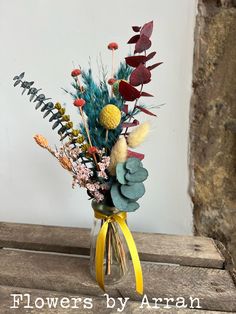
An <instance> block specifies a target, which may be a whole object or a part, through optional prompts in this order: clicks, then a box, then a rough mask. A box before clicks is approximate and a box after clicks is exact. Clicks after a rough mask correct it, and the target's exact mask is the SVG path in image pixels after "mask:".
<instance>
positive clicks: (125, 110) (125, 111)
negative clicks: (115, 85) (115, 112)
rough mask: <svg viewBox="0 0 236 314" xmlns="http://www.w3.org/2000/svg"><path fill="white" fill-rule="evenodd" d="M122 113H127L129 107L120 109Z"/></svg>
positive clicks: (125, 106)
mask: <svg viewBox="0 0 236 314" xmlns="http://www.w3.org/2000/svg"><path fill="white" fill-rule="evenodd" d="M122 111H123V112H124V113H126V114H127V113H128V112H129V106H128V105H124V107H123V108H122Z"/></svg>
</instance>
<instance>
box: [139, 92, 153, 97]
mask: <svg viewBox="0 0 236 314" xmlns="http://www.w3.org/2000/svg"><path fill="white" fill-rule="evenodd" d="M141 96H145V97H154V96H153V95H152V94H149V93H146V92H142V93H141Z"/></svg>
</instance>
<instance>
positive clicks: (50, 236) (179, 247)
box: [0, 222, 224, 268]
mask: <svg viewBox="0 0 236 314" xmlns="http://www.w3.org/2000/svg"><path fill="white" fill-rule="evenodd" d="M133 236H134V239H135V242H136V245H137V248H138V251H139V253H140V259H141V260H143V261H153V262H162V263H173V264H180V265H189V266H200V267H211V268H223V265H224V258H223V256H222V255H221V254H220V252H219V250H218V249H217V247H216V246H215V245H214V241H213V240H212V239H209V238H204V237H192V236H180V235H165V234H155V233H154V234H153V233H141V232H133ZM89 240H90V231H89V230H88V229H83V228H70V227H56V226H43V225H32V224H16V223H3V222H2V223H0V247H8V248H20V249H28V250H39V251H50V252H61V253H69V254H80V255H88V254H89Z"/></svg>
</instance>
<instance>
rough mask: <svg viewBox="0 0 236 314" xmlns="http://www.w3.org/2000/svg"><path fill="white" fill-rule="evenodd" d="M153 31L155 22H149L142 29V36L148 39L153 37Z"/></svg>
mask: <svg viewBox="0 0 236 314" xmlns="http://www.w3.org/2000/svg"><path fill="white" fill-rule="evenodd" d="M152 30H153V21H151V22H148V23H146V24H144V25H143V27H142V29H141V32H140V35H141V36H142V35H145V36H147V37H148V38H150V37H151V35H152Z"/></svg>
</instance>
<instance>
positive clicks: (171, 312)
mask: <svg viewBox="0 0 236 314" xmlns="http://www.w3.org/2000/svg"><path fill="white" fill-rule="evenodd" d="M11 294H23V295H24V294H30V296H31V297H30V299H31V303H30V304H31V306H32V305H34V304H35V303H34V302H35V300H36V299H37V298H43V299H44V300H46V298H59V300H60V299H62V298H63V297H66V298H71V297H75V296H76V297H80V298H85V297H88V298H91V296H84V295H78V294H76V295H74V294H68V293H57V292H55V291H46V290H38V289H24V288H18V287H7V286H0V310H1V313H4V314H12V313H13V309H10V307H11V306H13V298H12V297H11ZM92 301H93V308H92V309H84V308H83V307H80V308H79V313H81V314H84V313H86V314H93V313H104V314H115V313H118V312H117V308H118V302H116V306H115V307H114V308H113V309H109V308H107V305H106V299H105V297H93V298H92ZM45 303H46V302H45ZM24 306H27V299H26V298H23V301H22V302H20V305H19V308H18V309H14V313H16V314H23V313H26V309H25V308H24ZM39 312H40V314H50V313H57V314H65V313H66V314H73V313H78V309H73V308H68V309H64V308H61V307H60V306H57V308H55V309H53V308H51V309H49V308H48V305H45V306H44V308H43V309H40V310H39V309H36V308H33V309H27V313H31V314H34V313H39ZM154 312H158V313H162V314H227V312H219V311H217V312H216V311H205V310H193V309H176V308H172V309H164V308H161V310H158V309H156V310H155V309H148V308H144V309H141V308H140V302H134V301H128V302H127V305H126V307H125V310H124V312H123V313H125V314H129V313H130V314H138V313H140V314H145V313H154Z"/></svg>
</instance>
